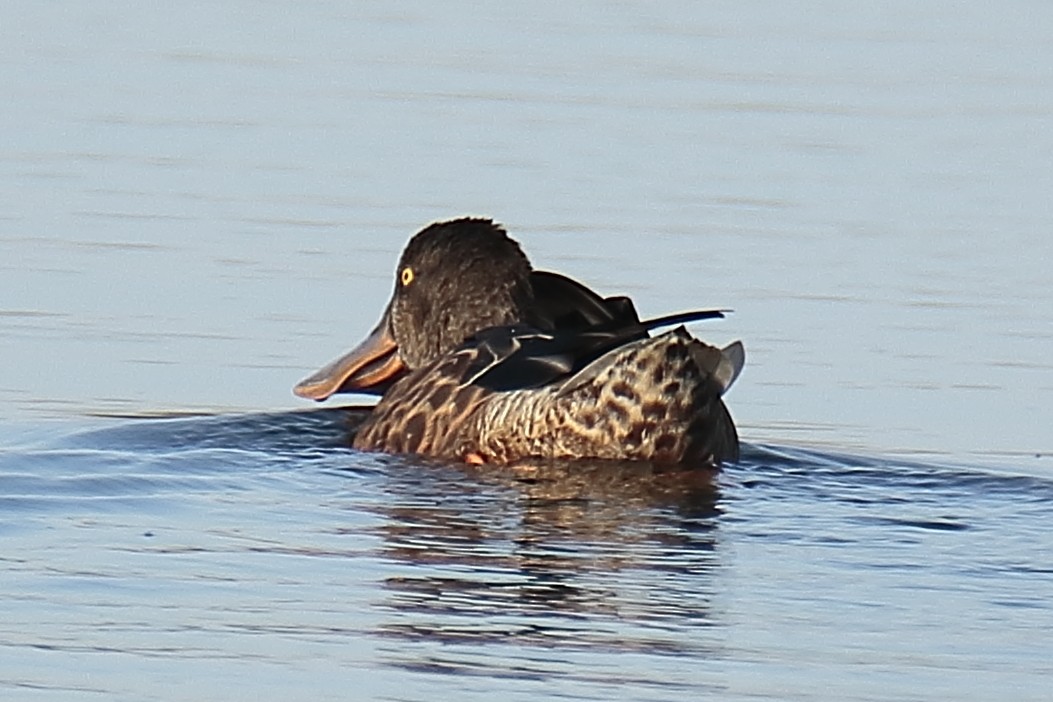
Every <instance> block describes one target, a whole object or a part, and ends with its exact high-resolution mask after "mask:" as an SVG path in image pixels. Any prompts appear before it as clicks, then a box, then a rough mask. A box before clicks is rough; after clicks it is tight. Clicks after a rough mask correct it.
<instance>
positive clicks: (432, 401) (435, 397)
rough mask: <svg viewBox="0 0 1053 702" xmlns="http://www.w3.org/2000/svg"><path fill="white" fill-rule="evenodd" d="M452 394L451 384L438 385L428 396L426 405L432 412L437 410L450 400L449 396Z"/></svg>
mask: <svg viewBox="0 0 1053 702" xmlns="http://www.w3.org/2000/svg"><path fill="white" fill-rule="evenodd" d="M452 393H453V385H452V384H442V385H439V386H437V387H436V388H435V390H434V391H432V392H431V393H430V394H429V395H428V405H429V406H430V407H431V408H432V409H433V410H439V409H441V408H442V407H443V406H444V405H445V404H446V402H447V401H448V400H449V399H450V395H451V394H452Z"/></svg>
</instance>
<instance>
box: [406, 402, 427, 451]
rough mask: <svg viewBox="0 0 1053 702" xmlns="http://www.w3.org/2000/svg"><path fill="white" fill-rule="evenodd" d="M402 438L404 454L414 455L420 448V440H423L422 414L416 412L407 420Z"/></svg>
mask: <svg viewBox="0 0 1053 702" xmlns="http://www.w3.org/2000/svg"><path fill="white" fill-rule="evenodd" d="M403 437H404V441H405V444H404V445H405V449H404V450H405V452H406V453H416V452H417V449H418V448H419V447H420V443H421V439H423V438H424V415H423V414H422V413H420V412H417V413H415V414H414V415H413V416H412V417H410V418H409V421H408V422H406V426H405V428H404V429H403Z"/></svg>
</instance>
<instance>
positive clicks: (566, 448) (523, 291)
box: [294, 218, 745, 465]
mask: <svg viewBox="0 0 1053 702" xmlns="http://www.w3.org/2000/svg"><path fill="white" fill-rule="evenodd" d="M722 316H723V314H722V313H721V312H720V311H719V310H703V311H696V312H687V313H682V314H677V315H669V316H666V317H660V318H656V319H651V320H644V321H641V320H640V319H639V317H638V315H637V313H636V310H635V308H634V306H633V304H632V301H631V300H630V299H629V298H627V297H607V298H604V297H601V296H600V295H598V294H596V293H595V292H593V291H592V290H590V289H588V288H586V287H585V286H584V285H581V284H580V283H578V282H576V281H574V280H571V279H570V278H567V277H566V276H562V275H559V274H557V273H549V272H545V271H535V270H533V269H532V267H531V265H530V262H529V261H528V260H527V257H526V255H525V254H524V253H523V251H522V249H520V247H519V245H518V244H517V243H516V242H515V241H514V240H512V239H511V238H510V237H509V236H508V234H507V232H506V231H505V230H504V228H502V227H501V226H500V225H498V224H496V223H495V222H493V220H490V219H477V218H462V219H455V220H449V221H444V222H436V223H434V224H431V225H429V226H427V227H425V228H424V229H423V230H421V231H420V232H418V233H417V234H416V235H415V236H414V237H413V238H412V239H411V240H410V242H409V244H407V246H406V249H405V251H403V253H402V257H401V259H400V260H399V264H398V268H397V270H396V280H395V291H394V294H393V295H392V298H391V300H390V302H389V303H388V305H387V308H386V309H385V311H384V313H383V315H382V317H381V320H380V322H379V323H378V324H377V327H376V328H375V329H374V330H373V332H372V333H371V334H370V335H369V336H368V337H367V338H366V339H365V340H364V341H363V342H362V343H361V344H359V345H358V346H357V347H356V348H355V349H353V350H352V351H350V352H348V353H347V354H345V355H344V356H341V357H340V358H338V359H336V360H335V361H333V362H332V363H330V364H328V365H326V366H325V367H324V368H322V369H321V370H319V371H318V372H316V373H314V374H313V375H311V376H310V377H308V378H306V379H304V380H303V381H301V382H300V383H299V384H298V385H297V386H296V387H295V388H294V392H295V393H296V394H297V395H299V396H301V397H305V398H309V399H314V400H319V401H320V400H324V399H326V398H328V397H330V396H331V395H333V394H335V393H340V392H359V393H361V392H366V393H377V394H382V397H381V399H380V400H379V402H378V403H377V405H376V407H375V408H374V410H373V412H372V414H371V415H370V417H369V418H368V419H367V420H366V421H365V423H364V424H363V425H362V426H361V427H360V428H359V430H358V432H357V434H356V435H355V437H354V440H353V446H354V447H355V448H358V449H363V450H372V451H386V452H389V453H416V454H423V455H429V456H436V457H442V458H451V459H457V460H463V461H467V462H471V463H500V464H503V463H510V462H514V461H518V460H520V459H526V458H534V459H538V458H540V459H575V458H599V459H620V460H624V459H630V460H649V461H654V462H658V463H705V464H712V465H719V464H720V463H721V462H723V461H728V460H736V459H737V457H738V436H737V433H736V431H735V425H734V423H733V422H732V419H731V415H730V414H729V413H728V410H727V408H726V407H725V405H724V402H723V401H722V399H721V396H722V395H723V394H724V392H725V391H726V390H727V389H728V387H730V385H731V384H732V383H733V382H734V380H735V378H736V377H737V376H738V374H739V371H741V369H742V366H743V363H744V358H745V354H744V351H743V347H742V344H741V343H739V342H735V343H733V344H731V345H729V346H727V347H726V348H724V349H718V348H715V347H713V346H709V345H708V344H705V343H703V342H701V341H699V340H697V339H695V338H693V337H692V336H691V335H690V334H689V333H688V332H687V331H686V329H685V328H684V327H683V326H678V327H677V328H675V329H674V330H672V331H669V332H666V333H663V334H660V335H658V336H654V337H652V336H651V335H650V331H651V330H652V329H654V328H656V327H664V326H672V325H682V324H683V323H686V322H689V321H695V320H700V319H709V318H715V317H722Z"/></svg>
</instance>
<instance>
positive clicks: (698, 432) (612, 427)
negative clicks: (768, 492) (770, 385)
mask: <svg viewBox="0 0 1053 702" xmlns="http://www.w3.org/2000/svg"><path fill="white" fill-rule="evenodd" d="M711 351H712V352H711ZM611 353H612V354H614V356H613V358H611V359H610V360H611V362H610V363H607V364H605V365H604V366H603V367H602V370H600V371H598V372H597V373H596V375H595V377H592V378H590V379H589V380H587V381H584V382H582V383H581V384H580V385H570V386H569V387H570V389H567V390H561V388H560V387H559V386H555V387H544V388H538V389H533V390H517V391H512V392H492V391H488V390H484V389H483V388H481V387H479V386H474V385H462V384H460V383H461V381H462V376H463V374H464V373H465V372H466V370H467V368H468V365H469V363H470V360H471V359H470V357H469V354H468V353H466V352H458V353H457V354H455V355H454V356H451V357H449V358H446V359H445V360H444V361H441V362H436V363H434V364H432V365H431V366H426V367H424V368H421V369H419V370H418V371H414V372H413V373H411V374H409V375H408V376H406V377H405V378H404V379H402V380H401V381H399V382H398V383H397V384H396V385H395V386H394V387H392V388H391V389H390V390H389V391H388V393H387V394H386V395H385V396H384V397H383V398H382V399H381V401H380V403H378V404H377V407H376V409H375V410H374V412H373V414H372V415H371V417H370V418H369V419H368V420H367V421H366V422H365V423H364V424H363V426H362V428H361V429H360V431H359V433H358V436H357V437H356V438H355V442H354V445H355V447H356V448H361V449H373V450H384V451H408V452H418V451H419V452H421V453H425V454H428V455H435V456H441V457H448V458H458V459H463V458H464V457H465V456H473V457H476V458H478V459H481V460H484V461H487V462H494V463H506V462H511V461H516V460H520V459H524V458H531V457H533V458H610V459H637V460H652V461H657V462H668V463H677V462H699V463H720V462H721V461H724V460H733V459H735V458H736V457H737V455H738V438H737V436H736V434H735V426H734V424H733V423H732V421H731V417H730V415H729V414H728V412H727V408H726V407H724V404H723V402H722V401H721V399H720V388H719V387H718V386H717V383H715V382H713V380H712V378H711V374H712V371H713V368H715V365H713V364H716V363H718V362H719V359H720V352H719V350H716V349H711V347H706V346H704V345H703V344H702V343H701V342H699V341H696V340H694V339H691V338H690V337H689V336H688V335H687V333H686V332H684V331H682V330H677V331H674V332H669V333H667V334H664V335H662V336H659V337H656V338H653V339H644V340H640V341H637V342H633V343H630V344H628V345H626V346H623V347H621V348H619V349H617V350H615V351H612V352H611ZM710 366H712V367H710ZM656 379H660V380H658V381H657V382H651V381H654V380H656Z"/></svg>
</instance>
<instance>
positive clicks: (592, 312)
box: [526, 271, 640, 331]
mask: <svg viewBox="0 0 1053 702" xmlns="http://www.w3.org/2000/svg"><path fill="white" fill-rule="evenodd" d="M530 283H531V285H532V287H533V288H534V309H533V310H531V312H532V316H533V319H529V320H526V321H529V322H530V323H531V324H532V325H534V326H536V327H537V328H538V329H545V330H549V331H570V330H579V329H590V328H616V327H628V326H631V325H634V324H638V323H639V322H640V318H639V316H638V315H637V314H636V308H635V307H634V306H633V301H632V300H630V299H629V298H628V297H623V296H615V297H600V296H599V295H598V294H597V293H596V292H594V291H593V290H590V289H589V288H587V287H585V286H584V285H582V284H581V283H579V282H578V281H576V280H572V279H570V278H568V277H567V276H565V275H561V274H559V273H551V272H549V271H533V272H531V274H530Z"/></svg>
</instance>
